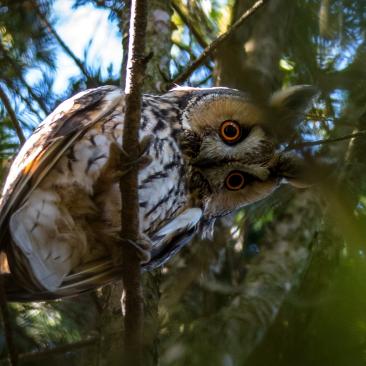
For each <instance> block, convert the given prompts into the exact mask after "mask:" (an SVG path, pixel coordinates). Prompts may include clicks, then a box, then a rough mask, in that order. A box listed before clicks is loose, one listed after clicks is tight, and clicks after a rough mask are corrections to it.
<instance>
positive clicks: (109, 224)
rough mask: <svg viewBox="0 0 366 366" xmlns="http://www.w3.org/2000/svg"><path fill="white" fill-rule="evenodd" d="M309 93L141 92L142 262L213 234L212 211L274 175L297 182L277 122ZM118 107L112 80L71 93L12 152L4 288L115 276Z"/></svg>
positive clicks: (61, 292) (95, 281)
mask: <svg viewBox="0 0 366 366" xmlns="http://www.w3.org/2000/svg"><path fill="white" fill-rule="evenodd" d="M313 97H314V89H313V88H312V87H310V86H296V87H292V88H289V89H286V90H284V91H280V92H277V93H275V94H274V95H273V96H272V98H271V99H270V100H269V101H267V102H266V103H263V102H258V101H256V100H255V98H253V97H252V96H251V95H249V94H248V93H243V92H240V91H238V90H233V89H228V88H207V89H199V88H176V89H173V90H171V91H169V92H168V93H166V94H164V95H161V96H153V95H144V97H143V102H142V115H141V125H140V140H141V141H149V143H146V144H145V149H144V151H141V154H143V155H146V156H148V157H149V163H148V164H145V166H143V167H142V168H141V169H140V172H139V177H138V189H139V206H140V209H139V215H140V231H141V236H142V237H144V238H148V240H149V242H150V246H145V249H142V252H144V251H145V252H146V251H148V255H147V256H145V262H143V263H142V268H143V269H153V268H155V267H157V266H160V265H162V264H163V263H164V262H165V261H166V260H168V259H169V258H170V257H171V256H172V255H174V254H175V253H176V252H177V251H178V250H179V249H180V248H181V247H182V246H184V245H186V244H187V243H188V242H189V241H190V240H191V238H192V236H193V235H194V234H195V233H197V232H201V233H203V234H204V235H210V232H211V231H212V228H213V224H214V222H215V219H216V218H218V217H221V216H223V215H225V214H227V213H230V212H232V211H233V210H235V209H237V208H240V207H242V206H244V205H248V204H250V203H252V202H255V201H258V200H260V199H262V198H264V197H266V196H267V195H268V194H270V193H271V192H272V191H274V190H275V189H276V188H277V187H278V186H279V185H280V184H281V183H284V182H288V183H293V184H295V185H296V184H297V183H299V179H300V178H299V174H300V173H299V164H301V162H299V159H298V158H296V157H295V156H291V155H289V154H286V153H284V152H281V151H279V150H278V149H277V144H278V142H279V141H281V136H280V135H281V133H280V132H278V131H285V130H286V128H288V127H289V126H291V125H292V124H293V123H294V122H296V121H298V120H300V119H301V117H302V116H303V115H304V113H305V111H306V109H307V107H308V105H309V103H310V101H311V99H312V98H313ZM124 108H125V105H124V94H123V91H122V90H121V89H120V88H118V87H114V86H104V87H100V88H96V89H91V90H87V91H85V92H82V93H79V94H77V95H76V96H74V97H73V98H71V99H69V100H67V101H65V102H64V103H62V104H61V105H60V106H59V107H58V108H57V109H56V110H55V111H54V112H53V113H52V114H51V115H49V116H48V117H47V118H46V119H45V120H44V121H43V122H42V123H41V124H40V125H39V126H38V128H37V129H36V130H35V131H34V133H33V134H32V135H31V136H30V137H29V139H28V140H27V141H26V143H25V144H24V146H23V147H22V148H21V150H20V152H19V154H18V155H17V157H16V158H15V160H14V161H13V164H12V166H11V168H10V171H9V175H8V177H7V180H6V182H5V185H4V188H3V194H2V198H1V201H0V244H1V249H2V251H4V252H5V253H6V255H7V259H8V262H9V267H10V272H11V276H10V280H9V282H11V285H12V286H9V293H8V296H9V298H10V299H33V300H34V299H46V298H57V297H62V296H69V295H73V294H77V293H80V292H82V291H86V290H89V289H93V288H96V287H99V286H101V285H104V284H106V283H108V282H110V281H112V280H115V279H119V278H120V274H121V265H120V261H119V260H118V258H119V256H118V255H116V253H119V250H120V245H121V244H120V237H119V236H120V226H121V225H120V224H121V222H120V216H121V215H120V211H121V197H120V189H119V179H121V170H122V168H121V167H122V166H123V162H122V161H121V156H122V154H121V143H122V133H123V122H124ZM275 126H277V127H278V126H281V128H280V129H279V128H274V127H275ZM142 145H143V144H142ZM122 174H123V172H122ZM122 179H123V178H122ZM136 245H139V244H138V243H136ZM141 247H143V245H142V244H141ZM145 254H146V253H145ZM8 285H9V283H7V287H8Z"/></svg>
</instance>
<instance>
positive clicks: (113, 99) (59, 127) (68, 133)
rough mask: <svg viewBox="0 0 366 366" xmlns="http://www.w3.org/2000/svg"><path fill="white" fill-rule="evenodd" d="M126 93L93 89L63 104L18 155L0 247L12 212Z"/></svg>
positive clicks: (2, 215) (3, 201)
mask: <svg viewBox="0 0 366 366" xmlns="http://www.w3.org/2000/svg"><path fill="white" fill-rule="evenodd" d="M122 96H123V92H122V91H121V89H119V88H117V87H115V86H103V87H99V88H96V89H89V90H86V91H84V92H81V93H79V94H77V95H75V96H74V97H72V98H70V99H68V100H66V101H65V102H63V103H62V104H60V105H59V107H58V108H56V110H55V111H54V112H53V113H51V114H50V115H49V116H48V117H47V118H46V119H45V120H44V121H43V122H42V123H41V124H40V125H39V126H38V127H37V129H36V130H35V131H34V133H33V134H32V135H31V137H30V138H29V139H28V140H27V141H26V143H25V144H24V145H23V147H22V148H21V150H20V152H19V154H18V155H17V157H16V158H15V160H14V162H13V164H12V166H11V168H10V171H9V174H8V177H7V179H6V181H5V185H4V188H3V193H2V196H1V198H0V247H1V246H2V245H4V243H2V242H3V241H4V240H3V239H4V237H5V234H6V233H7V230H8V229H7V222H8V220H9V216H10V214H11V213H12V212H13V211H14V210H15V209H16V208H17V207H19V205H20V204H21V203H22V202H23V201H24V200H25V199H26V198H27V197H28V196H29V194H30V193H31V192H32V191H33V190H34V189H35V188H36V187H37V186H38V185H39V183H40V182H41V181H42V179H43V178H44V177H45V176H46V175H47V173H48V172H49V171H50V169H51V168H52V167H53V166H54V165H55V163H56V162H57V161H58V159H59V158H60V157H61V156H62V154H63V153H64V152H65V151H66V150H67V149H68V148H69V147H70V145H71V144H72V143H73V142H74V141H75V140H76V139H77V138H78V137H79V136H80V135H82V134H83V133H84V132H85V131H86V130H87V129H88V128H89V127H90V126H92V125H93V124H94V123H95V122H97V121H98V120H100V119H101V118H103V117H104V116H106V115H108V114H109V113H111V112H112V111H113V109H114V108H115V106H116V105H117V104H118V103H119V102H120V98H121V97H122Z"/></svg>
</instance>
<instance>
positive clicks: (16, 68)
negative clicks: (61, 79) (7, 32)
mask: <svg viewBox="0 0 366 366" xmlns="http://www.w3.org/2000/svg"><path fill="white" fill-rule="evenodd" d="M0 51H1V52H2V57H4V59H5V60H6V61H7V62H9V63H10V64H11V66H12V68H13V69H14V71H15V72H16V75H17V78H18V79H19V80H20V81H21V82H22V84H23V86H25V88H26V89H27V91H28V93H29V95H30V96H31V97H32V98H33V99H34V100H35V101H37V103H38V104H39V107H40V108H41V109H42V111H43V112H44V113H45V114H48V113H49V110H48V108H47V106H46V104H45V103H44V101H43V100H42V98H40V97H39V96H38V95H37V94H36V93H34V91H33V89H32V88H31V87H30V86H29V85H28V83H27V82H26V80H25V79H24V76H23V74H22V70H21V69H20V67H19V65H18V64H17V63H16V62H15V61H14V60H13V59H12V57H11V56H9V54H8V52H7V50H6V49H5V48H4V47H3V45H2V44H1V42H0ZM6 81H7V83H9V85H10V82H9V80H6Z"/></svg>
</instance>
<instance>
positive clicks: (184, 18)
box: [172, 0, 207, 48]
mask: <svg viewBox="0 0 366 366" xmlns="http://www.w3.org/2000/svg"><path fill="white" fill-rule="evenodd" d="M172 7H173V9H174V10H175V11H176V12H177V14H178V15H179V18H181V19H182V21H183V23H184V24H185V25H186V26H187V27H188V28H189V30H190V31H191V33H192V34H193V36H194V38H196V40H197V42H198V43H199V45H200V46H201V47H202V48H206V47H207V42H206V41H205V40H204V38H203V37H202V35H201V34H200V33H199V32H198V30H197V29H196V27H195V25H194V24H193V23H192V22H191V20H190V19H189V17H188V16H187V14H186V13H185V12H184V10H183V9H182V8H181V7H180V5H179V4H178V2H177V1H176V0H172Z"/></svg>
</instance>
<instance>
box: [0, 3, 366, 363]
mask: <svg viewBox="0 0 366 366" xmlns="http://www.w3.org/2000/svg"><path fill="white" fill-rule="evenodd" d="M62 1H64V2H69V3H70V4H71V5H72V6H73V9H75V10H76V9H80V8H83V7H89V9H90V11H93V9H102V10H103V11H106V12H107V13H108V15H109V21H110V22H111V24H112V25H113V26H114V27H115V34H116V37H117V38H118V39H119V40H120V45H121V48H122V44H126V43H125V41H126V37H127V34H126V29H127V28H128V25H127V24H126V19H128V9H129V2H128V1H115V0H54V1H50V0H1V1H0V89H1V90H0V91H2V92H1V93H0V179H1V181H3V179H4V176H5V175H6V168H7V166H8V165H9V161H10V160H11V157H12V156H13V155H14V153H15V152H16V151H17V149H18V147H19V144H18V139H17V136H16V134H15V132H14V129H13V125H12V119H11V115H12V114H15V116H16V118H17V120H18V121H19V123H20V125H21V127H22V128H23V130H24V132H25V135H29V134H30V133H31V131H32V130H33V129H34V128H35V126H37V124H38V123H39V122H40V121H41V120H42V119H43V118H44V117H45V116H46V115H47V114H48V113H49V112H50V111H52V110H53V109H54V108H55V106H56V105H57V104H58V103H59V102H60V101H62V100H64V99H66V98H67V97H69V96H71V95H73V94H75V93H76V92H77V91H79V90H83V89H85V88H88V87H94V86H97V85H103V84H116V85H118V84H123V72H121V71H119V72H118V73H116V72H113V66H112V65H111V66H110V67H108V68H107V72H105V71H103V70H102V68H101V66H98V65H95V63H91V61H90V57H88V52H89V48H90V46H91V43H92V41H93V40H92V39H91V40H90V42H89V43H88V44H86V45H85V51H84V57H79V56H77V55H76V54H75V53H74V52H73V50H72V48H71V47H70V45H68V44H66V43H65V42H64V41H63V39H62V38H61V37H60V35H59V34H58V32H57V30H56V29H57V27H56V25H57V22H58V18H59V16H60V14H58V13H57V12H55V11H54V6H55V4H56V3H57V2H62ZM150 3H151V19H153V21H154V22H155V24H158V25H159V24H160V23H159V22H161V23H163V22H164V19H165V18H164V16H163V15H162V14H163V13H164V12H165V14H168V23H169V24H168V28H159V31H158V32H155V33H154V32H150V34H149V36H150V39H148V45H149V48H150V49H149V51H153V52H154V55H153V59H152V62H151V64H150V65H149V70H148V76H147V78H148V80H149V87H147V90H149V91H151V90H154V91H155V92H161V91H162V90H164V86H165V85H166V84H167V83H168V82H169V81H170V80H173V79H174V77H175V76H176V75H178V74H179V73H180V72H181V71H182V70H184V69H185V68H186V67H187V66H188V65H189V64H190V63H191V62H192V61H193V60H194V59H195V58H196V57H197V56H198V55H199V54H200V53H201V51H202V50H203V49H204V48H205V47H206V46H207V45H208V44H209V43H210V42H211V41H212V40H213V39H215V37H217V36H218V35H219V34H221V33H222V32H224V31H226V30H227V29H228V28H229V27H230V25H231V24H232V22H233V21H235V20H236V19H237V18H238V17H239V16H240V15H241V14H242V13H243V12H244V11H245V10H246V9H248V8H249V7H250V6H252V5H253V3H254V1H252V0H215V1H207V0H171V1H169V2H168V1H159V0H154V1H151V2H150ZM126 14H127V15H126ZM166 29H169V34H168V39H169V40H170V41H169V42H171V44H170V43H169V42H166V41H165V40H166V38H165V39H163V37H166V34H163V33H164V30H166ZM162 30H163V31H162ZM80 31H82V30H80ZM365 31H366V2H365V1H363V0H357V1H350V0H295V1H294V0H269V1H268V3H267V4H266V5H265V6H264V7H263V9H261V10H260V11H259V12H258V13H257V14H256V15H255V16H254V17H253V18H251V19H250V20H248V21H247V22H245V23H244V25H243V26H242V27H241V28H240V29H239V30H238V31H237V32H235V34H234V35H233V36H232V37H230V39H229V40H228V41H227V42H226V43H225V44H224V45H223V46H222V47H220V48H219V49H218V50H217V51H216V53H215V54H214V56H213V57H211V58H209V59H207V61H206V62H205V64H204V65H203V66H201V67H200V68H199V69H197V70H196V71H195V72H193V74H192V75H191V77H190V78H189V80H188V81H187V82H186V84H188V85H194V86H202V87H208V86H214V85H224V86H230V87H236V88H239V89H242V90H246V89H247V90H250V91H252V92H255V93H256V94H257V95H258V96H260V97H263V98H267V97H268V95H269V94H271V93H272V92H273V91H275V90H276V89H280V88H281V87H285V86H289V85H293V84H300V83H303V84H313V85H316V86H317V87H318V88H319V91H320V96H319V98H318V99H317V100H316V101H315V102H314V105H313V108H312V109H311V111H310V112H309V114H308V116H307V117H306V119H305V120H304V122H303V123H302V124H300V125H299V126H298V127H297V128H296V130H294V131H286V133H287V141H285V143H284V145H283V146H284V147H285V146H288V144H290V145H291V144H292V145H294V144H298V143H301V142H303V141H315V140H319V139H338V138H340V137H342V136H345V135H350V134H355V133H358V137H357V138H353V139H345V140H342V141H338V142H332V143H328V144H320V145H315V146H309V147H302V148H299V149H298V153H299V154H302V155H304V156H306V157H307V158H308V159H312V161H328V162H332V163H333V164H335V166H336V169H334V172H333V174H331V176H330V177H327V178H325V179H324V180H323V179H322V180H321V183H320V184H318V185H317V186H316V187H313V188H311V189H310V190H308V191H306V192H303V191H294V190H293V189H289V188H283V189H280V190H279V191H278V192H276V194H275V195H273V196H272V197H271V198H269V199H267V200H265V201H263V202H260V203H258V204H256V205H254V206H251V207H249V208H247V209H245V210H241V211H240V212H238V213H236V214H235V215H233V216H232V217H229V218H227V219H225V220H223V221H222V222H221V223H219V225H218V227H217V228H216V234H215V238H214V240H213V241H203V242H202V241H199V240H198V239H196V240H195V242H194V243H193V244H192V245H190V246H188V247H187V248H186V249H185V250H183V252H182V253H181V254H180V255H178V256H177V257H175V258H174V259H173V260H172V261H171V262H170V263H169V264H168V265H167V266H166V267H165V268H163V269H162V270H161V271H156V273H154V274H153V275H152V277H151V278H149V281H150V282H147V285H146V290H145V299H146V302H147V303H148V304H149V305H148V307H147V309H148V311H147V320H148V322H147V323H148V324H147V328H146V333H147V334H149V335H150V339H149V340H148V342H149V343H151V345H150V346H149V355H148V356H146V365H154V364H157V360H158V359H160V365H172V366H173V365H174V366H178V365H206V364H210V365H224V366H231V365H244V364H246V365H251V366H260V365H268V364H270V365H293V364H295V365H309V364H311V365H322V366H323V365H328V364H332V365H352V366H357V365H365V364H366V281H365V276H366V241H365V234H366V166H365V165H366V164H365V163H366V161H365V156H366V142H365V138H364V137H363V136H362V134H363V133H364V132H365V131H366V67H365V66H366V64H365V62H366V58H365V56H366V33H365ZM77 36H78V35H75V37H77ZM159 37H160V39H159ZM161 43H163V44H164V47H165V48H167V49H168V52H167V51H164V50H162V49H161V48H159V44H161ZM60 53H63V54H65V55H67V57H69V58H70V59H71V60H72V61H73V62H74V64H75V66H76V67H77V69H78V70H79V72H78V75H76V76H73V77H72V78H70V79H69V80H68V81H67V83H66V84H67V85H66V86H65V88H64V90H61V91H57V92H56V91H55V89H54V83H55V79H56V78H57V76H58V74H60V73H62V72H63V71H62V69H60V68H59V67H58V61H57V60H58V55H59V54H60ZM100 55H101V58H103V49H100ZM118 62H119V63H120V65H123V60H122V59H121V60H118ZM34 73H36V74H37V78H34V77H30V75H33V76H34ZM120 75H122V77H121V76H120ZM121 79H122V80H121ZM150 82H152V83H151V85H150ZM9 102H10V107H9ZM279 123H280V121H279ZM146 276H148V275H146ZM154 286H155V287H154ZM153 287H154V290H153ZM154 291H155V294H157V296H156V297H154V296H153V295H152V293H153V292H154ZM113 296H115V295H113V291H112V290H110V289H109V288H104V289H103V290H101V291H99V292H97V293H96V294H87V295H83V296H80V297H79V298H76V299H70V300H67V301H55V302H49V303H38V304H37V303H28V304H18V303H15V304H11V305H10V310H11V320H12V323H13V332H14V334H15V339H16V346H17V349H18V352H19V353H21V354H24V357H23V358H21V364H22V365H42V364H48V363H50V362H53V363H54V364H55V365H58V364H60V365H64V364H65V360H67V362H68V364H70V365H74V364H75V365H83V364H85V365H104V364H109V365H113V364H114V363H112V362H109V363H107V362H106V361H105V360H106V359H108V357H107V356H106V354H107V353H108V352H109V353H110V352H111V351H110V350H109V348H108V345H103V344H102V341H100V339H101V338H103V337H104V338H105V334H106V332H107V333H108V332H109V333H111V332H110V331H109V330H108V329H107V330H106V328H109V327H110V324H111V323H110V322H111V319H119V318H120V317H121V315H120V314H119V312H118V306H117V310H116V308H113V306H111V305H110V304H111V298H112V297H113ZM117 303H119V299H117ZM153 303H156V304H155V305H156V306H151V304H153ZM106 311H107V312H108V311H109V312H110V313H112V317H108V316H106V315H105V314H106ZM153 313H154V314H153ZM152 319H154V320H152ZM149 321H150V323H149ZM153 323H154V324H153ZM154 326H155V328H156V329H157V330H156V329H155V331H154V330H153V331H150V330H151V329H152V328H154ZM119 327H120V323H118V321H117V328H119ZM149 327H150V328H151V329H150V328H149ZM113 331H115V330H113ZM116 332H117V331H116ZM111 334H112V337H117V336H116V333H111ZM151 334H152V336H151ZM151 338H154V340H152V339H151ZM62 347H64V348H62ZM65 347H66V348H65ZM67 347H69V348H67ZM46 350H54V352H52V351H51V352H49V351H46ZM29 352H35V354H33V355H29ZM37 352H43V353H37ZM47 352H48V353H47ZM37 354H38V356H37ZM6 355H7V348H6V343H5V339H4V335H3V334H1V335H0V364H1V365H3V364H4V365H6V364H7V361H6ZM116 358H117V359H118V357H116ZM115 364H118V362H116V363H115Z"/></svg>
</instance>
